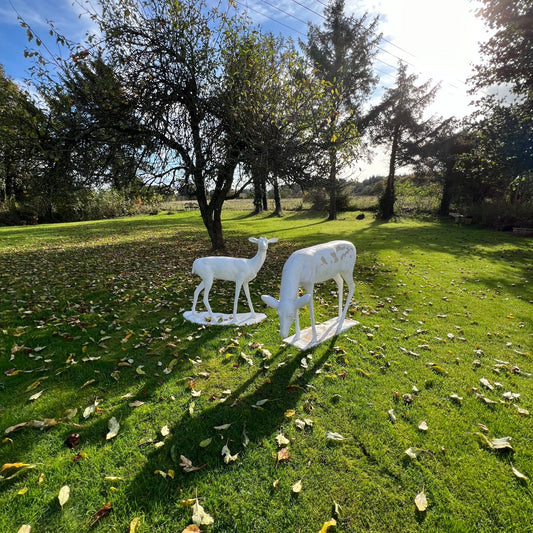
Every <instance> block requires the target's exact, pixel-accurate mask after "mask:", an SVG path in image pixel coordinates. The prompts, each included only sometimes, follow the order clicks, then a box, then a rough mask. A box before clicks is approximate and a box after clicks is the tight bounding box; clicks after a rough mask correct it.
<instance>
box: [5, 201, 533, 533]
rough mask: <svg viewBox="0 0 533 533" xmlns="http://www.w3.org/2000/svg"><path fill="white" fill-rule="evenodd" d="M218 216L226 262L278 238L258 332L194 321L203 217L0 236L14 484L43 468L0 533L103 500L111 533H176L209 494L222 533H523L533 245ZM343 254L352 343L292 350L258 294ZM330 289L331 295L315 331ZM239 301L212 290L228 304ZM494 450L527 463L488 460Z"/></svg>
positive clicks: (405, 224)
mask: <svg viewBox="0 0 533 533" xmlns="http://www.w3.org/2000/svg"><path fill="white" fill-rule="evenodd" d="M224 217H225V221H224V224H225V228H226V236H227V241H228V252H227V253H228V255H234V256H241V257H251V256H252V255H253V254H254V253H255V249H254V247H253V245H251V244H249V243H248V241H247V238H248V237H249V236H256V237H257V236H259V235H265V236H268V237H278V238H279V239H280V242H279V243H278V244H275V245H272V246H270V247H269V250H268V253H267V259H266V261H265V264H264V266H263V268H262V269H261V271H260V272H259V274H258V276H257V278H256V280H254V281H253V282H252V283H251V285H250V288H251V293H252V300H253V302H254V306H255V307H256V309H258V310H259V309H261V310H262V311H264V312H266V313H267V315H268V319H267V321H265V322H263V323H261V324H259V325H255V326H250V327H244V328H232V327H228V328H217V327H202V326H198V325H194V324H191V323H189V322H186V321H185V320H184V319H183V316H182V313H183V311H185V310H188V309H190V306H191V304H192V294H193V291H194V288H195V287H196V285H197V283H198V282H199V279H198V278H196V277H195V276H193V275H192V274H191V266H192V262H193V260H194V259H195V258H196V257H200V256H203V255H206V254H208V253H209V252H208V249H209V242H208V239H207V236H206V235H205V231H204V230H203V227H202V225H201V220H200V217H199V215H198V213H178V214H175V215H160V216H155V217H154V216H152V217H138V218H129V219H121V220H113V221H100V222H95V223H80V224H65V225H50V226H35V227H27V228H0V239H1V241H0V255H1V261H2V270H1V272H0V286H1V287H2V290H1V292H0V322H1V324H0V332H1V337H0V350H1V352H0V370H1V372H2V374H1V378H0V409H2V411H1V412H0V416H1V419H0V420H1V425H0V431H1V432H2V439H3V442H2V443H1V444H0V467H1V466H2V465H4V464H7V463H22V464H28V465H35V466H34V467H32V468H26V469H24V468H23V467H20V468H21V470H20V475H17V476H15V477H13V478H12V479H4V480H2V481H0V509H2V511H0V530H2V531H18V529H19V528H20V526H21V525H22V524H31V525H32V528H33V529H32V531H85V530H88V529H89V527H90V524H91V523H92V522H93V521H94V515H95V513H98V511H99V510H101V509H102V507H103V506H105V505H106V504H107V502H109V504H110V506H111V508H112V510H111V512H110V513H109V514H105V515H104V514H102V515H101V517H100V518H98V520H97V521H96V523H95V526H94V527H95V529H96V530H101V531H114V530H116V531H125V530H127V529H128V527H129V525H130V524H131V523H132V520H134V519H135V518H139V519H140V526H139V529H138V531H151V532H152V531H161V532H163V531H165V532H166V531H168V532H174V531H182V530H183V529H184V528H185V527H186V526H187V525H188V524H191V523H192V515H193V508H192V507H191V502H187V500H191V499H192V500H193V501H196V500H195V498H198V500H197V501H198V502H199V503H200V504H201V506H203V508H204V509H205V512H206V513H207V514H209V516H211V517H212V518H213V520H214V523H213V524H212V526H209V527H203V529H211V530H212V531H219V532H222V531H224V532H225V531H256V532H261V533H263V532H270V531H272V532H278V531H298V530H299V529H301V531H319V530H320V528H321V527H322V525H323V524H324V523H325V522H327V521H328V520H329V519H330V518H331V517H332V515H333V514H335V515H336V520H337V524H338V526H337V530H338V531H346V532H348V531H384V532H385V531H402V532H404V531H418V530H421V531H443V532H445V531H474V530H475V531H486V532H489V531H517V532H518V531H530V530H531V524H530V516H531V513H532V512H533V509H532V504H531V501H532V500H531V491H530V482H529V481H527V480H525V479H523V478H521V477H519V476H517V475H516V473H515V471H514V470H513V468H514V469H515V470H516V471H517V472H518V473H520V474H522V475H523V476H526V477H528V478H531V476H532V475H533V454H532V451H531V450H532V449H533V447H532V446H531V444H532V441H531V439H532V437H531V431H530V415H528V414H527V413H528V412H531V409H532V408H533V404H532V402H531V397H532V392H533V376H531V374H532V373H533V362H532V357H531V345H532V340H533V339H532V330H533V324H532V318H531V317H532V313H531V305H532V304H531V301H532V300H533V294H532V290H531V265H532V264H533V261H532V259H533V250H532V247H531V242H530V241H528V240H525V239H517V238H515V237H513V236H511V235H508V234H503V233H494V232H487V231H483V230H479V229H476V228H473V227H466V226H462V227H461V226H455V225H452V224H441V223H439V222H430V221H427V222H422V221H408V220H407V221H399V222H395V223H390V224H378V223H376V222H375V221H373V220H370V219H365V220H362V221H360V220H356V219H355V214H354V215H353V216H352V215H349V216H347V217H346V220H342V221H336V222H325V221H324V219H323V218H322V217H320V216H319V215H313V216H309V215H306V214H303V213H294V214H291V215H288V216H286V217H284V218H282V219H273V218H270V217H268V216H266V215H265V216H260V217H249V216H247V214H246V213H243V212H235V211H229V212H225V213H224ZM335 238H343V239H349V240H351V241H352V242H354V244H355V245H356V247H357V251H358V260H357V263H356V268H355V273H354V278H355V281H356V283H357V289H356V295H355V297H354V301H353V303H352V305H351V307H350V312H349V315H350V317H351V318H354V319H355V320H357V321H359V326H356V327H354V328H353V329H351V330H349V331H348V332H346V333H345V334H343V335H341V336H339V337H338V338H336V339H333V340H332V341H331V342H327V343H324V344H323V345H320V346H318V347H317V348H315V349H313V350H311V351H309V352H305V353H301V352H299V351H297V350H296V349H294V348H291V347H287V346H285V345H283V344H282V343H281V339H280V337H279V333H278V323H277V316H276V314H275V312H273V311H272V310H269V309H265V308H264V307H263V305H262V302H261V300H260V295H261V294H271V295H274V296H276V297H277V296H278V294H279V281H280V276H281V269H282V267H283V264H284V261H285V260H286V259H287V257H288V256H289V255H290V254H291V253H292V252H293V251H294V250H296V249H298V248H300V247H303V246H308V245H310V244H315V243H318V242H324V241H327V240H330V239H335ZM334 289H335V285H334V283H328V284H323V285H321V286H318V287H317V289H316V293H315V305H316V312H317V317H318V318H319V320H325V319H327V318H330V317H332V316H334V315H335V314H336V313H337V308H336V305H337V296H336V294H335V292H334ZM233 291H234V287H233V286H232V284H231V283H224V282H215V286H214V287H213V290H212V292H211V303H212V306H213V309H215V310H222V311H226V310H227V309H228V308H231V306H232V301H233ZM241 306H243V307H242V308H243V309H245V308H246V304H245V302H244V299H241ZM302 324H303V325H304V326H305V325H308V324H309V316H308V312H307V310H305V309H304V310H303V311H302ZM113 417H114V418H115V419H116V420H117V422H118V424H119V426H120V427H119V430H118V432H117V434H116V436H114V437H113V438H110V439H106V435H107V434H108V432H109V421H110V420H111V419H112V418H113ZM306 420H307V421H310V422H311V423H310V424H308V423H307V422H306ZM32 421H37V422H36V423H35V424H33V422H32ZM27 422H31V424H29V425H25V426H24V427H19V428H17V425H19V424H21V423H27ZM421 422H425V425H422V426H421ZM39 424H41V426H40V425H39ZM40 427H44V429H40ZM420 427H422V428H426V427H427V429H420ZM13 428H15V429H13ZM8 429H10V431H8V433H5V431H6V430H8ZM328 432H330V433H335V434H337V435H340V436H341V437H342V439H337V440H336V439H331V438H328V437H327V435H328ZM72 434H79V443H78V444H77V445H76V446H74V447H73V448H70V447H68V446H67V444H66V442H67V441H68V439H69V437H70V436H71V435H72ZM280 434H281V435H283V436H284V437H285V438H286V439H287V440H288V442H287V443H285V444H284V445H283V446H280V445H279V443H278V441H277V440H276V437H277V436H278V435H280ZM503 437H511V438H512V440H511V441H510V443H511V445H512V448H513V449H512V450H511V449H503V450H498V449H494V448H493V447H491V446H490V445H489V444H488V443H490V442H492V441H493V439H498V438H503ZM225 446H227V448H228V449H229V450H230V452H231V457H235V456H236V457H235V458H234V459H233V458H231V459H228V460H227V461H225V460H224V457H225V455H224V454H222V450H223V448H224V447H225ZM282 447H285V448H287V452H286V458H282V459H281V460H280V459H279V452H280V450H281V449H282ZM409 449H411V450H415V451H414V452H413V451H411V455H412V454H414V458H413V457H411V456H410V455H409V454H407V453H406V451H407V450H409ZM182 456H183V457H185V458H186V459H188V460H189V461H190V462H191V464H192V465H193V466H194V467H198V470H194V471H190V472H187V471H185V470H184V468H183V466H180V465H182V464H183V459H182ZM14 471H15V470H7V469H6V470H5V472H4V473H6V474H7V473H8V472H9V473H12V472H14ZM4 473H3V474H2V475H4ZM5 477H8V476H7V475H4V478H5ZM298 483H300V484H301V491H300V492H295V491H294V490H293V487H294V486H295V484H298ZM65 485H68V486H69V488H70V496H69V499H68V501H66V502H65V503H64V505H63V510H61V506H60V504H59V501H58V494H59V490H60V489H61V487H62V486H65ZM422 490H423V491H424V493H425V495H426V497H427V501H428V508H427V510H426V511H424V512H422V513H420V512H418V511H416V508H415V503H414V499H415V497H416V495H417V494H419V493H420V492H421V491H422ZM182 501H184V504H183V505H182V503H181V502H182ZM336 507H338V509H340V510H339V511H338V514H337V513H336V512H335V508H336ZM96 516H98V514H97V515H96ZM528 528H529V529H528Z"/></svg>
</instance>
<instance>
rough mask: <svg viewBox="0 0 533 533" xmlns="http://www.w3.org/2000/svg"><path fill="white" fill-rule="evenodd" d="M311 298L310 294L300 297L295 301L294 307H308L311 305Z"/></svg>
mask: <svg viewBox="0 0 533 533" xmlns="http://www.w3.org/2000/svg"><path fill="white" fill-rule="evenodd" d="M312 298H313V295H312V294H304V295H303V296H300V298H298V299H297V300H296V307H298V309H299V308H300V307H305V306H306V305H309V304H310V303H311V299H312Z"/></svg>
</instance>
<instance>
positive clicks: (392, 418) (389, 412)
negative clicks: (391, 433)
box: [387, 409, 396, 424]
mask: <svg viewBox="0 0 533 533" xmlns="http://www.w3.org/2000/svg"><path fill="white" fill-rule="evenodd" d="M387 414H388V415H389V420H390V421H391V422H392V423H393V424H394V423H395V422H396V415H395V414H394V409H389V410H388V411H387Z"/></svg>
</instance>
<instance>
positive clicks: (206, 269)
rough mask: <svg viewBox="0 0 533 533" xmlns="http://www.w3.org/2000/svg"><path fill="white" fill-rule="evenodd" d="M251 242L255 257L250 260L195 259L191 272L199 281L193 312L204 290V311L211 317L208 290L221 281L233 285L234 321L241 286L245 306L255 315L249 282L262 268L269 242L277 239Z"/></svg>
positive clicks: (240, 258)
mask: <svg viewBox="0 0 533 533" xmlns="http://www.w3.org/2000/svg"><path fill="white" fill-rule="evenodd" d="M248 240H249V241H250V242H253V243H256V244H257V254H255V256H254V257H252V258H251V259H244V258H242V257H217V256H213V257H200V258H199V259H196V260H195V261H194V263H193V265H192V273H193V274H197V275H198V276H200V277H201V278H202V281H201V282H200V283H199V285H198V287H196V290H195V291H194V300H193V304H192V312H193V313H195V312H196V303H197V301H198V296H199V295H200V292H201V291H202V289H203V291H204V304H205V307H206V308H207V311H208V313H209V316H210V317H211V318H212V317H213V311H212V309H211V306H210V305H209V291H210V290H211V287H212V285H213V280H215V279H221V280H226V281H234V282H235V299H234V302H233V320H236V317H237V306H238V302H239V294H240V292H241V287H242V288H244V293H245V294H246V299H247V300H248V306H249V307H250V312H251V313H252V316H255V311H254V307H253V305H252V300H251V298H250V289H249V287H248V283H249V282H250V281H252V280H253V279H254V278H255V277H256V276H257V273H258V272H259V269H260V268H261V267H262V266H263V263H264V262H265V258H266V252H267V250H268V245H269V243H274V242H278V239H277V238H273V239H267V238H266V237H260V238H259V239H256V238H255V237H250V238H249V239H248Z"/></svg>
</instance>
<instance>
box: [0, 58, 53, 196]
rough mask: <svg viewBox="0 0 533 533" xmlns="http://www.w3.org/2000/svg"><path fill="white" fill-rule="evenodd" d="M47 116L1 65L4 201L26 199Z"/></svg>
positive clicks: (1, 186) (0, 181)
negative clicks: (36, 152)
mask: <svg viewBox="0 0 533 533" xmlns="http://www.w3.org/2000/svg"><path fill="white" fill-rule="evenodd" d="M43 121H44V115H43V114H42V113H41V112H40V111H39V109H38V108H37V106H36V105H35V104H34V103H33V102H32V100H31V99H30V97H29V95H28V94H26V93H25V92H24V91H23V90H21V89H20V88H19V87H18V85H17V84H16V83H15V82H13V81H12V80H10V79H9V78H7V77H6V75H5V72H4V69H3V66H2V65H0V190H1V192H2V195H1V197H0V201H1V202H4V203H6V202H8V201H10V200H14V201H18V202H20V201H22V200H23V199H24V193H25V190H26V189H27V187H28V180H29V179H30V176H31V170H32V168H33V167H34V165H35V151H36V144H37V139H38V137H37V134H38V128H39V126H40V125H41V124H42V123H43Z"/></svg>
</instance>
